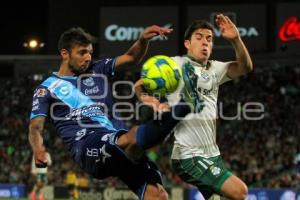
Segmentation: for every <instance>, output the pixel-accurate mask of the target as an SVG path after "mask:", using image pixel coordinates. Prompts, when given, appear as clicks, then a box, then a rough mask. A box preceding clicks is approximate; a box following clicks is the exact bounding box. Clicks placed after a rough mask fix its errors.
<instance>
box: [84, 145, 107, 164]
mask: <svg viewBox="0 0 300 200" xmlns="http://www.w3.org/2000/svg"><path fill="white" fill-rule="evenodd" d="M105 147H106V145H105V144H104V145H103V146H102V147H101V148H86V155H87V156H88V157H97V158H98V159H97V160H95V162H96V163H97V162H102V164H105V161H106V159H108V158H110V157H111V154H109V153H107V152H106V149H105Z"/></svg>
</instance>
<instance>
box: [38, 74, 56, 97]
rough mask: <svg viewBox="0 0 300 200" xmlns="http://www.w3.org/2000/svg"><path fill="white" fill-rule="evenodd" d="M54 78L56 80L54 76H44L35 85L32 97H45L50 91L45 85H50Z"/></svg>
mask: <svg viewBox="0 0 300 200" xmlns="http://www.w3.org/2000/svg"><path fill="white" fill-rule="evenodd" d="M54 80H57V78H55V76H53V75H51V76H48V77H46V78H44V79H43V80H42V81H41V83H40V84H39V85H37V86H36V87H35V89H34V92H33V96H34V97H45V96H47V95H49V93H50V91H49V89H48V87H47V85H50V84H51V83H52V82H53V81H54Z"/></svg>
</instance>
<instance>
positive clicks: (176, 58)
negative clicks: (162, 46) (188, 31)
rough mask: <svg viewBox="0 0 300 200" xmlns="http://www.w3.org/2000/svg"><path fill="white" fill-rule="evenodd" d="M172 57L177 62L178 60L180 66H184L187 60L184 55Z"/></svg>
mask: <svg viewBox="0 0 300 200" xmlns="http://www.w3.org/2000/svg"><path fill="white" fill-rule="evenodd" d="M171 58H172V59H173V60H175V62H176V63H177V64H178V65H179V66H182V65H183V63H184V62H185V58H184V56H172V57H171Z"/></svg>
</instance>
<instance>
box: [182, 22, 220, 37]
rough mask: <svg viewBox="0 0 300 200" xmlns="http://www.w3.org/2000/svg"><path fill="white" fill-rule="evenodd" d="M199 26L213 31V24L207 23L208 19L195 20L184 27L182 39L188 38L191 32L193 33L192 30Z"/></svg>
mask: <svg viewBox="0 0 300 200" xmlns="http://www.w3.org/2000/svg"><path fill="white" fill-rule="evenodd" d="M199 28H202V29H209V30H211V31H212V32H214V27H213V25H212V24H211V23H209V22H208V21H205V20H195V21H193V22H192V23H191V24H190V25H189V26H188V28H187V29H186V31H185V33H184V40H190V39H191V37H192V34H193V33H194V31H196V30H197V29H199Z"/></svg>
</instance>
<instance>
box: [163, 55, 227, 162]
mask: <svg viewBox="0 0 300 200" xmlns="http://www.w3.org/2000/svg"><path fill="white" fill-rule="evenodd" d="M173 59H174V60H175V61H176V62H177V64H178V65H179V66H180V67H181V68H182V79H181V80H180V84H179V86H178V88H177V90H176V91H175V92H174V93H172V94H170V95H168V96H167V99H168V103H169V104H170V105H171V106H173V105H175V104H177V103H178V102H179V100H180V98H181V95H183V94H185V95H186V94H187V96H185V100H186V101H187V102H191V103H192V104H193V107H194V108H195V107H196V108H199V110H197V109H195V111H194V112H192V113H190V114H188V115H187V116H186V117H185V118H184V119H183V120H182V121H181V122H179V123H178V124H177V126H176V127H175V128H174V136H175V142H174V147H173V151H172V156H171V158H172V159H186V158H191V157H194V156H202V157H205V158H208V157H214V156H218V155H220V151H219V148H218V146H217V144H216V119H217V99H218V90H219V85H221V84H222V83H224V82H226V81H229V80H230V79H229V78H228V77H227V76H226V72H227V69H228V65H229V62H219V61H213V60H212V61H209V65H208V67H203V66H201V64H199V63H197V62H195V61H193V60H191V59H190V58H188V57H186V56H182V57H179V56H176V57H173ZM191 70H192V72H190V71H191ZM195 75H196V76H195ZM191 77H192V78H191ZM195 77H196V78H195ZM192 80H194V84H193V81H192ZM200 104H201V105H200Z"/></svg>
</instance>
